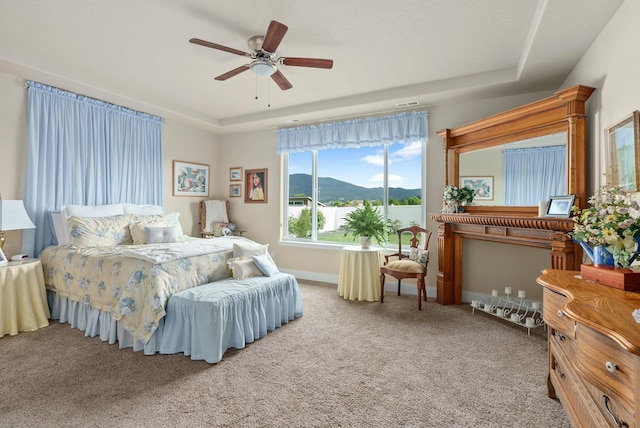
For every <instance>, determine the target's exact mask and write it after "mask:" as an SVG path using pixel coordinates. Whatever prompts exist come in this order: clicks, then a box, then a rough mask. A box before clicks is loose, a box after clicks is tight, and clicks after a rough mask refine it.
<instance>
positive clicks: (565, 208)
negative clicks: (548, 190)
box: [544, 195, 576, 217]
mask: <svg viewBox="0 0 640 428" xmlns="http://www.w3.org/2000/svg"><path fill="white" fill-rule="evenodd" d="M575 199H576V195H566V196H551V197H550V198H549V205H547V212H546V213H545V214H544V216H545V217H569V216H571V207H573V202H574V201H575Z"/></svg>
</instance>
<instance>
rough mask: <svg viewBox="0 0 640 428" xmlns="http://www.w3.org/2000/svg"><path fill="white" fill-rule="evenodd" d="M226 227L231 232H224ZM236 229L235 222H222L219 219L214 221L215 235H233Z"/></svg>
mask: <svg viewBox="0 0 640 428" xmlns="http://www.w3.org/2000/svg"><path fill="white" fill-rule="evenodd" d="M224 229H228V230H229V232H230V233H226V234H225V233H224V231H223V230H224ZM235 229H236V225H235V224H234V223H222V222H219V221H214V222H213V236H229V235H233V231H234V230H235Z"/></svg>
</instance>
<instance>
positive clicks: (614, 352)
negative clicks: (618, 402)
mask: <svg viewBox="0 0 640 428" xmlns="http://www.w3.org/2000/svg"><path fill="white" fill-rule="evenodd" d="M576 344H577V349H578V352H577V354H576V362H575V364H576V368H577V369H578V370H579V371H580V373H581V374H582V375H583V376H584V377H585V378H586V380H587V381H589V382H591V383H593V384H594V385H595V386H597V387H598V388H600V389H602V391H604V392H605V393H608V394H614V395H618V396H619V397H621V398H622V399H623V400H625V401H627V403H628V405H629V407H632V406H635V404H636V400H637V398H638V397H636V396H635V394H636V391H637V389H638V364H639V363H638V360H639V359H640V357H638V356H636V355H634V354H631V353H630V352H626V351H625V350H624V349H622V347H620V346H619V345H618V344H617V343H615V342H614V341H613V340H612V339H610V338H608V337H607V336H605V335H603V334H601V333H598V332H596V331H595V330H592V329H590V328H588V327H585V326H584V325H582V324H578V327H577V330H576Z"/></svg>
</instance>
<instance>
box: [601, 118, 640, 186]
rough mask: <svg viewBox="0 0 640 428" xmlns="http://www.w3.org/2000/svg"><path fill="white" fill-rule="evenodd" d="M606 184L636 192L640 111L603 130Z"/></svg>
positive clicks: (639, 162)
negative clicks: (605, 152) (605, 153)
mask: <svg viewBox="0 0 640 428" xmlns="http://www.w3.org/2000/svg"><path fill="white" fill-rule="evenodd" d="M604 133H605V143H606V151H607V157H606V160H607V168H608V170H607V184H609V185H610V186H620V187H621V188H622V189H623V190H626V191H629V192H637V191H638V190H639V188H638V181H640V111H638V110H636V111H634V112H633V113H631V114H630V115H629V116H627V117H625V118H624V119H622V120H621V121H619V122H617V123H615V124H614V125H611V126H610V127H608V128H606V129H605V130H604Z"/></svg>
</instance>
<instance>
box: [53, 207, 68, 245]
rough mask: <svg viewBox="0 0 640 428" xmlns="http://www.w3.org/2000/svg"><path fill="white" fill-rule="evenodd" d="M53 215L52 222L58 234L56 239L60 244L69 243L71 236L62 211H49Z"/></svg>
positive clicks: (54, 231) (55, 232)
mask: <svg viewBox="0 0 640 428" xmlns="http://www.w3.org/2000/svg"><path fill="white" fill-rule="evenodd" d="M49 215H50V216H51V222H52V224H53V233H54V234H55V235H56V241H58V245H69V236H68V234H67V228H66V226H65V221H64V218H63V217H62V213H53V212H51V213H49Z"/></svg>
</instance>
